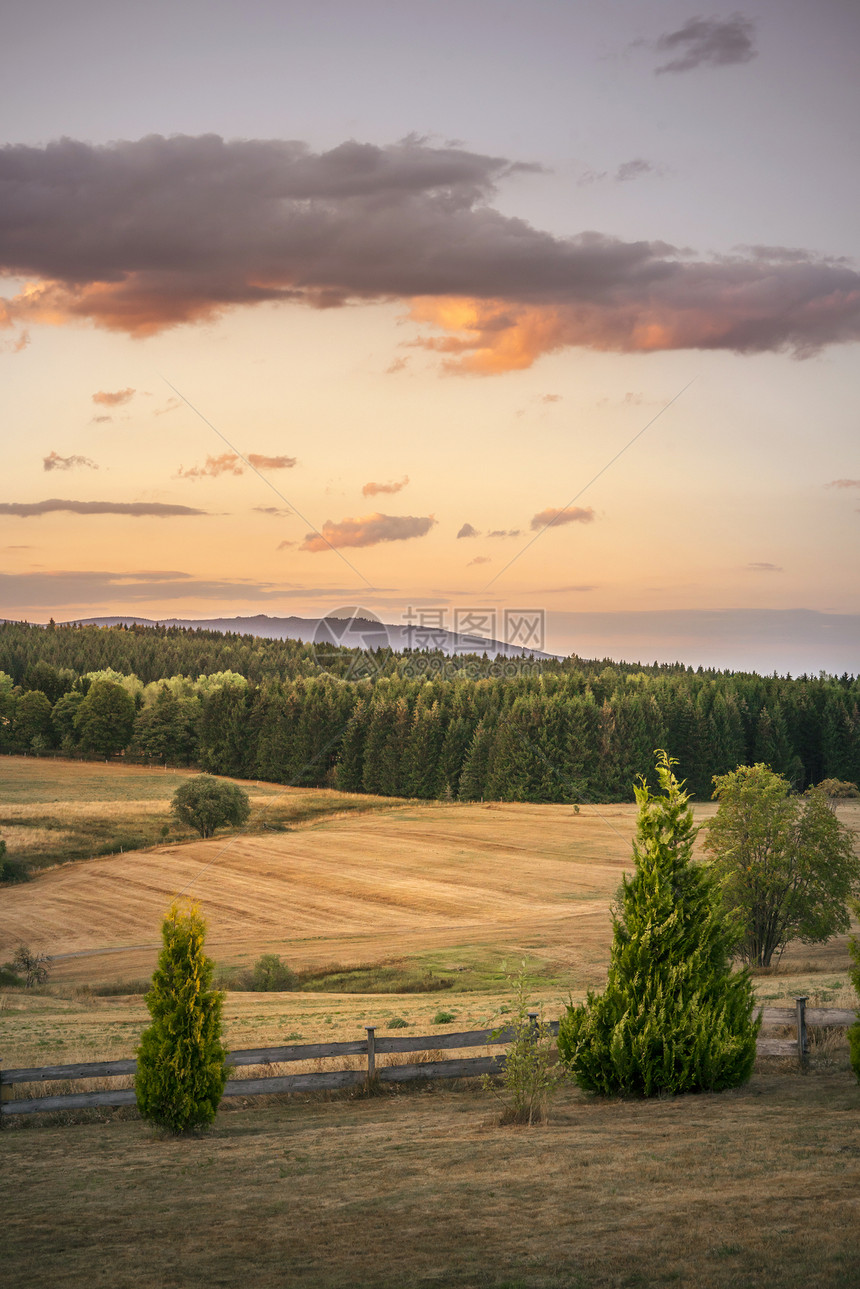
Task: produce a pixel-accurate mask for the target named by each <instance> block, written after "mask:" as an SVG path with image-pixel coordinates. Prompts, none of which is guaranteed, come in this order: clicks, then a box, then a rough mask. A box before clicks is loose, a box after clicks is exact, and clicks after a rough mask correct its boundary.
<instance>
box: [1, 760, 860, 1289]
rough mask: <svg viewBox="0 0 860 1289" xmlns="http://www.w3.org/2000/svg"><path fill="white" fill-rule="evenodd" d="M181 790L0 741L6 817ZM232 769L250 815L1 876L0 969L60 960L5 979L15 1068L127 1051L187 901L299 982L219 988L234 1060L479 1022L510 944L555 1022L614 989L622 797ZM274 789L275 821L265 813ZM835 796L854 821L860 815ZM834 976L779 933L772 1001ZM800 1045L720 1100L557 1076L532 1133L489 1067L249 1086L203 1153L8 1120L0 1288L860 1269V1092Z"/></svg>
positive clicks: (554, 1279) (831, 950) (175, 1144)
mask: <svg viewBox="0 0 860 1289" xmlns="http://www.w3.org/2000/svg"><path fill="white" fill-rule="evenodd" d="M173 778H174V776H173V775H172V774H171V773H170V772H168V773H167V774H165V773H164V772H163V771H149V770H145V769H141V768H135V767H127V766H113V765H107V766H104V765H103V766H96V765H93V764H89V765H87V764H80V763H62V762H47V761H45V762H36V761H34V760H32V759H23V758H22V759H13V758H3V759H2V761H0V788H2V795H3V800H4V804H3V807H2V809H3V812H4V813H3V817H4V818H6V817H7V812H8V813H9V814H10V815H11V816H12V817H14V818H15V819H19V820H21V821H22V822H21V823H20V825H15V826H21V827H26V826H27V823H26V820H27V819H28V818H32V815H31V814H28V812H30V811H33V812H35V811H42V812H43V814H47V815H50V809H46V808H48V807H50V808H51V809H53V808H56V810H57V814H58V817H65V818H66V820H68V819H70V818H72V817H74V811H78V812H79V817H80V818H83V819H94V818H96V817H98V816H99V815H100V814H103V815H105V816H106V817H110V818H111V819H112V820H113V823H114V826H116V827H123V826H125V825H126V823H127V821H128V819H129V818H130V817H131V816H132V815H136V816H138V817H142V816H145V815H146V813H147V810H151V812H152V815H153V818H155V819H164V818H166V817H167V816H166V811H167V805H168V803H169V797H170V794H171V792H172V791H173V785H172V783H171V780H172V779H173ZM177 781H178V778H177ZM159 783H161V784H162V787H161V788H160V789H159V787H158V785H159ZM246 786H247V787H248V790H249V791H250V792H251V794H252V797H253V798H254V805H255V814H256V823H257V829H256V830H255V821H254V820H253V819H252V827H251V829H250V830H249V831H247V832H243V833H242V834H237V835H235V836H234V835H231V834H228V833H225V834H223V835H222V836H219V837H216V838H215V839H213V840H211V841H208V842H200V841H196V842H194V841H192V842H183V841H181V840H180V839H179V838H175V837H173V836H171V837H170V838H169V839H168V840H166V841H158V842H156V843H154V844H153V845H152V846H150V847H149V848H147V849H145V850H137V851H134V852H132V853H128V852H124V853H115V854H111V855H106V856H103V857H94V858H86V859H77V860H74V861H73V862H62V863H60V864H57V865H55V866H53V867H50V868H47V869H46V870H45V871H44V872H43V873H41V874H39V875H38V876H37V878H36V879H35V880H34V881H32V882H29V883H24V884H21V885H16V886H7V887H4V888H3V891H2V902H0V961H2V960H4V959H6V958H8V957H10V956H11V953H12V952H14V948H15V946H16V945H17V944H18V943H19V942H21V940H25V941H26V942H27V943H30V944H31V945H33V946H39V947H43V948H45V949H46V950H47V951H48V952H50V953H52V954H53V955H54V957H55V961H54V965H53V971H52V976H51V980H50V983H49V984H48V985H46V986H44V987H42V988H41V989H36V990H22V989H5V990H2V991H0V1056H2V1060H3V1064H4V1065H5V1066H6V1067H7V1068H8V1067H12V1066H16V1065H30V1064H47V1063H52V1062H60V1061H73V1060H94V1059H97V1058H104V1059H111V1058H116V1057H123V1056H130V1055H132V1054H133V1053H134V1049H135V1046H136V1044H137V1041H138V1037H139V1034H140V1031H141V1029H142V1028H143V1026H144V1025H145V1024H146V1021H147V1019H148V1017H147V1013H146V1009H145V1006H144V1003H143V998H142V996H141V994H140V992H121V991H125V990H126V989H128V990H131V989H138V990H139V989H140V988H142V985H141V984H140V983H139V982H141V981H143V980H145V979H146V977H147V976H148V974H149V973H150V972H151V970H152V967H153V965H154V961H155V957H156V953H157V947H158V928H159V925H160V920H161V917H162V915H163V912H164V909H165V907H166V905H167V903H168V901H169V899H170V897H171V895H172V894H174V893H175V892H177V891H179V890H181V889H183V888H185V889H187V891H188V893H189V894H191V895H193V896H194V897H195V898H196V899H198V900H199V902H200V904H201V907H202V909H203V911H204V913H205V915H206V916H207V918H208V921H209V928H210V929H209V939H208V949H209V952H210V953H211V955H212V956H213V957H214V958H215V960H216V962H217V964H218V968H219V970H220V971H221V972H222V973H223V974H224V978H225V979H226V980H228V981H229V979H230V973H235V972H236V971H238V970H240V969H241V968H242V967H246V966H247V965H249V964H250V963H252V962H253V961H254V960H255V959H256V958H257V957H258V956H259V955H260V954H261V953H263V952H275V953H278V954H280V955H281V956H282V958H283V959H284V961H286V962H288V963H289V964H290V965H291V966H292V967H293V968H294V969H296V970H298V972H299V973H300V974H299V981H298V984H299V987H298V988H296V989H295V990H292V991H290V992H288V993H275V994H265V993H248V992H238V991H234V990H230V991H229V992H228V993H227V996H226V1001H225V1041H226V1043H227V1046H228V1047H233V1048H237V1047H249V1046H257V1045H263V1044H268V1043H276V1042H285V1041H295V1042H302V1041H305V1042H312V1041H318V1040H325V1039H331V1040H335V1039H345V1038H355V1037H360V1036H362V1035H363V1032H364V1026H365V1025H375V1026H377V1028H378V1029H379V1031H380V1032H383V1033H384V1032H387V1030H388V1029H389V1028H393V1026H392V1022H393V1021H398V1022H404V1023H405V1026H406V1027H408V1028H405V1029H404V1030H402V1031H401V1030H400V1026H399V1025H398V1027H397V1028H398V1032H410V1030H411V1032H414V1033H421V1034H433V1033H434V1032H441V1031H443V1030H446V1029H452V1028H454V1029H468V1028H472V1027H478V1026H481V1025H484V1024H487V1023H490V1022H492V1020H493V1019H494V1018H495V1017H498V1015H499V1013H500V1009H501V1008H503V1007H504V1006H505V1005H506V1004H507V1002H508V1001H509V998H510V991H509V986H508V984H507V982H506V980H505V973H504V966H503V964H505V963H506V964H507V965H508V967H509V968H513V967H516V966H518V965H519V962H520V961H521V960H525V961H526V963H527V966H528V970H529V973H530V977H531V981H532V986H533V997H534V1000H535V1003H536V1004H539V1005H541V1006H542V1007H543V1010H544V1013H545V1015H546V1016H547V1017H556V1016H558V1015H559V1013H560V1011H561V1009H562V1007H563V1005H564V1002H565V1001H566V1000H567V998H568V997H571V996H572V997H574V998H579V997H582V996H583V995H584V993H585V992H586V990H587V989H588V988H590V987H599V986H600V984H601V983H602V981H603V979H604V978H605V971H606V964H607V960H608V953H609V944H610V935H611V932H610V926H611V923H610V912H609V910H610V904H611V901H612V898H613V895H614V892H615V890H616V888H617V886H618V882H619V880H620V877H621V874H622V872H623V871H625V869H627V868H629V866H630V862H631V861H630V842H631V837H632V832H633V827H634V821H635V812H634V807H633V806H632V805H631V806H627V805H612V806H597V807H584V808H583V809H582V810H581V811H580V813H579V814H577V813H575V811H574V810H573V808H572V807H568V806H560V805H559V806H541V805H500V804H495V803H492V804H480V803H473V804H464V805H459V804H447V803H414V802H396V801H395V802H392V801H390V800H385V801H381V802H379V803H374V802H372V801H371V802H368V799H367V798H364V797H361V798H351V797H346V796H344V794H338V793H325V792H323V791H322V790H316V789H306V790H296V789H282V788H274V787H271V786H270V785H262V784H261V785H259V786H258V787H257V786H255V785H254V784H248V785H246ZM52 794H53V795H52ZM64 794H65V795H64ZM273 797H274V798H275V801H272V798H273ZM351 802H354V803H356V804H360V806H361V807H362V808H361V810H360V811H356V810H355V807H353V808H352V809H351V807H350V803H351ZM267 805H269V807H270V812H269V813H268V814H267V822H268V821H271V819H272V818H277V819H278V821H279V823H280V824H281V825H282V826H284V827H285V828H286V829H287V830H286V831H278V832H269V831H268V830H266V829H263V828H261V827H259V820H260V813H259V812H261V811H262V810H264V809H265V808H266V806H267ZM111 810H113V811H114V813H113V814H112V815H111V813H110V812H111ZM275 810H277V811H278V812H279V813H278V814H277V815H275V813H274V811H275ZM67 811H68V812H69V813H66V812H67ZM124 811H125V813H124ZM710 811H711V807H709V806H697V807H696V813H697V816H698V817H699V818H700V819H701V818H703V817H705V816H706V815H707V814H709V813H710ZM840 814H841V815H842V817H843V818H845V819H846V821H848V822H850V823H851V824H852V826H854V827H855V830H856V829H857V828H858V825H860V808H858V807H857V806H854V805H846V806H840ZM2 834H3V835H7V836H8V827H7V826H4V828H3V830H2ZM848 966H849V957H848V951H847V937H839V938H837V939H834V940H833V941H830V942H829V943H828V944H826V945H822V946H803V945H794V946H792V947H791V948H790V949H789V951H788V952H787V954H786V956H785V958H784V960H783V962H782V964H781V965H780V968H779V970H777V971H773V972H770V973H761V974H759V975H758V976H757V978H756V986H757V990H758V994H759V997H760V998H761V999H762V1001H773V1002H776V1001H788V1000H790V999H791V998H793V997H794V995H795V994H797V993H801V992H802V993H806V994H808V995H809V996H810V1002H811V1003H819V1004H823V1005H833V1006H840V1005H841V1006H852V1005H853V1003H854V1001H855V996H854V993H853V990H852V989H851V987H850V983H849V979H848V974H847V972H848ZM422 981H428V982H430V984H429V985H428V988H427V989H426V990H424V991H421V990H420V988H418V986H420V984H421V982H422ZM416 989H417V990H418V991H417V992H416ZM440 1011H444V1013H445V1014H446V1015H448V1016H452V1018H453V1019H452V1020H450V1021H447V1020H446V1021H444V1022H440V1021H438V1020H437V1018H438V1016H439V1013H440ZM812 1041H813V1051H812V1059H811V1062H810V1068H809V1070H808V1071H807V1072H806V1073H801V1072H800V1071H799V1070H798V1069H797V1068H796V1066H795V1065H794V1064H793V1063H792V1062H787V1061H779V1060H772V1059H768V1058H763V1059H760V1061H759V1062H758V1064H757V1067H756V1071H755V1074H754V1076H753V1079H752V1080H751V1082H750V1083H749V1084H748V1085H747V1086H746V1087H745V1088H741V1089H738V1090H736V1091H734V1092H731V1093H724V1094H722V1095H719V1096H710V1095H708V1096H695V1097H678V1098H668V1099H665V1100H658V1101H653V1102H647V1103H634V1102H624V1101H596V1100H593V1099H590V1098H588V1097H586V1096H585V1095H583V1094H582V1093H580V1092H579V1091H578V1090H577V1089H575V1088H573V1087H568V1086H565V1087H564V1089H563V1090H562V1092H561V1094H560V1096H559V1097H558V1099H557V1101H556V1103H555V1104H554V1106H553V1109H552V1112H551V1117H550V1121H549V1123H548V1124H546V1125H540V1126H538V1127H536V1128H532V1129H525V1128H511V1127H506V1128H502V1127H500V1126H499V1125H498V1122H497V1119H498V1116H497V1107H496V1105H495V1103H494V1102H493V1100H492V1098H491V1097H490V1096H489V1095H488V1094H487V1093H486V1092H484V1091H483V1090H481V1089H480V1088H479V1087H478V1086H476V1085H475V1084H461V1085H456V1084H455V1085H451V1084H437V1085H435V1086H434V1085H429V1086H426V1087H421V1086H420V1085H417V1086H415V1087H414V1088H410V1089H408V1090H407V1089H403V1088H401V1089H399V1090H392V1091H390V1092H387V1093H386V1094H385V1095H382V1096H378V1097H371V1098H364V1097H361V1096H356V1095H355V1094H347V1093H340V1094H337V1093H335V1094H317V1095H315V1096H301V1097H293V1098H271V1099H270V1098H263V1099H261V1100H257V1101H254V1102H251V1103H248V1104H243V1103H242V1102H241V1100H240V1099H237V1101H235V1102H232V1103H227V1104H225V1107H224V1108H223V1109H222V1111H221V1112H220V1113H219V1116H218V1118H217V1120H216V1123H215V1125H214V1127H213V1129H212V1130H211V1131H210V1132H209V1133H207V1134H205V1135H202V1136H200V1137H199V1138H192V1139H189V1140H164V1139H159V1138H157V1137H156V1136H155V1135H154V1134H153V1132H152V1130H151V1129H150V1128H149V1127H148V1126H147V1125H145V1124H143V1123H142V1122H141V1121H140V1120H139V1119H137V1117H136V1112H134V1111H133V1110H128V1111H115V1112H85V1113H78V1114H77V1115H69V1114H67V1115H65V1116H61V1115H55V1116H50V1117H49V1116H44V1117H39V1116H33V1117H32V1118H31V1117H29V1116H20V1117H15V1118H14V1119H8V1120H6V1121H5V1126H4V1133H3V1146H2V1157H3V1172H4V1175H5V1177H6V1179H7V1183H6V1186H5V1187H4V1197H5V1198H4V1240H5V1243H6V1246H7V1250H8V1253H7V1258H6V1265H5V1267H4V1284H8V1285H10V1286H14V1287H17V1286H19V1285H21V1286H23V1285H25V1284H26V1285H29V1284H30V1283H32V1281H33V1279H34V1278H35V1279H36V1280H38V1281H39V1282H41V1283H46V1284H51V1285H52V1286H53V1285H56V1286H70V1287H72V1286H73V1287H75V1289H77V1287H78V1286H83V1285H85V1284H86V1285H87V1286H91V1285H92V1286H99V1285H102V1284H104V1285H111V1286H118V1287H120V1289H123V1287H125V1286H129V1289H130V1287H131V1286H133V1285H134V1286H138V1285H141V1284H146V1285H147V1286H153V1287H155V1289H162V1287H163V1289H173V1287H174V1286H176V1287H179V1286H183V1287H185V1286H197V1285H200V1286H203V1285H207V1286H208V1285H212V1284H214V1285H218V1284H223V1285H234V1284H238V1283H244V1282H245V1280H247V1279H252V1280H253V1282H254V1283H255V1284H258V1285H260V1286H262V1287H263V1289H269V1286H271V1287H272V1289H274V1286H283V1285H288V1286H292V1285H296V1286H310V1287H313V1289H316V1287H317V1286H319V1287H320V1289H341V1287H342V1289H346V1287H347V1286H367V1287H368V1289H377V1287H378V1289H395V1287H397V1289H401V1287H405V1286H413V1285H414V1286H440V1287H441V1286H452V1289H604V1287H606V1289H610V1287H611V1289H616V1287H619V1289H620V1287H621V1286H633V1285H648V1286H651V1285H654V1286H656V1285H663V1284H670V1283H671V1284H677V1285H681V1286H689V1287H690V1289H693V1287H694V1286H703V1287H704V1289H723V1287H724V1286H725V1287H728V1286H747V1285H759V1284H779V1285H786V1286H798V1289H799V1287H800V1286H806V1285H812V1286H818V1285H820V1286H831V1285H832V1286H848V1285H854V1284H856V1282H857V1272H856V1267H857V1259H858V1257H859V1256H860V1219H858V1211H857V1203H856V1195H857V1184H858V1181H860V1135H858V1128H857V1124H858V1122H860V1120H858V1113H860V1089H858V1087H857V1083H856V1081H855V1079H854V1077H853V1074H852V1073H851V1071H850V1068H849V1066H848V1060H847V1049H846V1045H845V1041H844V1035H840V1034H837V1033H834V1032H833V1031H831V1032H829V1033H828V1034H827V1035H824V1034H822V1035H816V1034H814V1033H813V1035H812ZM294 1068H295V1067H294ZM291 1072H293V1071H291ZM80 1086H81V1085H78V1086H77V1088H75V1089H74V1090H80ZM45 1090H48V1089H45ZM51 1090H55V1089H51ZM56 1090H60V1089H56ZM67 1090H69V1091H71V1090H73V1089H72V1088H71V1086H69V1087H68V1089H67Z"/></svg>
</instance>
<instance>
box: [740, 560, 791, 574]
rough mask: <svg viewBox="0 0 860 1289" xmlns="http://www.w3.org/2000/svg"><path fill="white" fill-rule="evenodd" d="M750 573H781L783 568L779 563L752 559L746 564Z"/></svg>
mask: <svg viewBox="0 0 860 1289" xmlns="http://www.w3.org/2000/svg"><path fill="white" fill-rule="evenodd" d="M747 569H748V571H749V572H750V573H782V572H783V568H782V565H780V564H768V563H767V562H765V561H762V560H754V561H752V562H751V563H749V564H747Z"/></svg>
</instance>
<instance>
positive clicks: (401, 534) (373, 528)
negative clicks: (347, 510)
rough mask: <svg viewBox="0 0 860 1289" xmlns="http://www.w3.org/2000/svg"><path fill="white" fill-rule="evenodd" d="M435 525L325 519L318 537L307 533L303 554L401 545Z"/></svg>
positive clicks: (420, 520)
mask: <svg viewBox="0 0 860 1289" xmlns="http://www.w3.org/2000/svg"><path fill="white" fill-rule="evenodd" d="M435 523H436V520H435V519H434V517H433V516H432V515H423V516H419V515H380V514H375V515H363V516H362V517H360V518H358V519H352V518H347V519H341V520H338V521H337V522H335V521H334V520H332V519H327V520H326V521H325V523H324V524H323V526H322V532H321V533H308V534H307V536H306V537H305V540H304V541H303V542H302V544H301V548H300V549H301V550H303V551H328V550H331V548H332V547H333V546H334V547H335V548H336V549H339V548H340V547H342V546H378V545H379V543H380V542H405V541H409V539H410V538H412V537H426V535H427V533H429V531H430V529H431V528H432V527H433V525H434V524H435Z"/></svg>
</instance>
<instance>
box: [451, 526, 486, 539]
mask: <svg viewBox="0 0 860 1289" xmlns="http://www.w3.org/2000/svg"><path fill="white" fill-rule="evenodd" d="M480 535H481V534H480V533H479V532H478V530H477V528H475V527H474V526H473V525H472V524H464V525H463V527H462V528H461V529H460V531H459V532H458V534H457V536H458V537H480Z"/></svg>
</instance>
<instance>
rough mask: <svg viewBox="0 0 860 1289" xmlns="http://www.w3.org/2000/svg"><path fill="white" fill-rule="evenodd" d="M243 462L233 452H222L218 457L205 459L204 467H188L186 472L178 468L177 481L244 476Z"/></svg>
mask: <svg viewBox="0 0 860 1289" xmlns="http://www.w3.org/2000/svg"><path fill="white" fill-rule="evenodd" d="M244 473H245V465H244V462H243V461H241V460H240V459H239V457H237V456H236V453H235V452H222V453H221V455H220V456H218V457H207V458H206V464H205V465H194V466H190V467H189V468H188V469H187V470H186V469H185V468H184V467H183V466H180V467H179V469H178V470H177V472H176V477H177V479H217V478H218V476H219V475H221V474H244Z"/></svg>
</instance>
